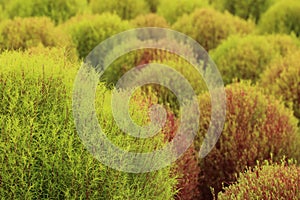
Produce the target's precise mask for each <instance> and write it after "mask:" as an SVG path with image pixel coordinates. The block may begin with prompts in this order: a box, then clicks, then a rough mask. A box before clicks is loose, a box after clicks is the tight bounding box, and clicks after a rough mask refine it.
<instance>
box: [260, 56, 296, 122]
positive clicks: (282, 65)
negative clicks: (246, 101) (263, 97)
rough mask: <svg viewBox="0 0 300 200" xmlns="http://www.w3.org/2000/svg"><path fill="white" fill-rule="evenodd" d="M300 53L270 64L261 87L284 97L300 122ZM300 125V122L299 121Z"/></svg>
mask: <svg viewBox="0 0 300 200" xmlns="http://www.w3.org/2000/svg"><path fill="white" fill-rule="evenodd" d="M299 58H300V52H299V51H298V52H293V53H290V55H287V56H286V57H283V58H281V59H280V60H277V61H276V62H273V63H271V64H270V66H269V67H268V68H267V69H266V70H265V72H264V73H263V74H262V76H261V81H260V85H261V86H262V87H264V88H265V89H266V90H267V92H268V93H271V94H274V95H275V96H278V97H279V96H282V98H283V100H284V101H285V102H286V105H287V106H290V107H292V108H293V110H294V115H295V116H296V117H297V118H298V119H299V120H300V85H299V84H300V62H299ZM299 123H300V121H299Z"/></svg>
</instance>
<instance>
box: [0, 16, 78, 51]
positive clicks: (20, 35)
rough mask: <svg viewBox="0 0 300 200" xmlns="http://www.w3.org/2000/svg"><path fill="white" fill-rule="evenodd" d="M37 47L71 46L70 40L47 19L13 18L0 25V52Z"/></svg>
mask: <svg viewBox="0 0 300 200" xmlns="http://www.w3.org/2000/svg"><path fill="white" fill-rule="evenodd" d="M38 45H43V46H49V47H68V48H70V47H71V46H72V45H71V39H70V38H69V37H68V36H67V35H65V34H64V32H63V31H62V30H60V29H59V28H56V27H55V25H54V23H53V22H52V21H51V20H50V18H47V17H29V18H15V19H13V20H6V21H3V22H2V23H1V24H0V49H1V50H5V49H9V50H18V49H21V50H24V49H28V48H30V47H35V46H38Z"/></svg>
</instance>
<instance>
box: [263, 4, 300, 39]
mask: <svg viewBox="0 0 300 200" xmlns="http://www.w3.org/2000/svg"><path fill="white" fill-rule="evenodd" d="M299 21H300V2H299V1H298V0H285V1H278V2H277V3H275V4H274V5H273V6H271V7H270V8H269V9H268V10H267V11H266V13H265V14H263V15H262V18H261V20H260V23H259V29H260V31H261V32H262V33H286V34H290V33H294V34H295V35H296V36H297V37H299V36H300V23H299Z"/></svg>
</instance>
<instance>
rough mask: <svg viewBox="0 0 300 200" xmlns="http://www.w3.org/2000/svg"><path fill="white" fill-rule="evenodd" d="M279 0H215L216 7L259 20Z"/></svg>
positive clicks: (242, 16) (245, 17)
mask: <svg viewBox="0 0 300 200" xmlns="http://www.w3.org/2000/svg"><path fill="white" fill-rule="evenodd" d="M275 1H277V0H247V1H238V0H214V2H213V4H214V7H216V8H218V9H221V10H227V11H229V12H230V13H232V14H233V15H237V16H239V17H241V18H244V19H249V18H250V19H252V20H254V21H255V22H257V21H258V20H259V19H260V16H261V14H263V13H264V12H265V11H266V10H267V9H268V8H269V7H270V6H271V5H272V4H273V3H274V2H275Z"/></svg>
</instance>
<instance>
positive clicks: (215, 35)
mask: <svg viewBox="0 0 300 200" xmlns="http://www.w3.org/2000/svg"><path fill="white" fill-rule="evenodd" d="M173 29H175V30H178V31H180V32H182V33H185V34H187V35H188V36H190V37H192V38H193V39H194V40H196V41H197V42H198V43H199V44H200V45H202V46H203V47H204V49H206V50H207V51H209V50H211V49H213V48H216V47H217V46H218V45H219V44H220V43H221V42H222V41H223V40H224V39H226V38H227V37H228V36H230V35H233V34H239V35H245V34H249V33H251V32H252V31H253V30H254V24H253V23H251V22H247V21H245V20H243V19H240V18H239V17H235V16H232V15H231V14H229V13H220V12H218V11H216V10H213V9H211V8H205V9H204V8H203V9H198V10H195V11H194V12H193V13H191V14H190V15H185V16H183V17H181V18H179V19H178V21H177V22H176V23H175V24H174V25H173Z"/></svg>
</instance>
